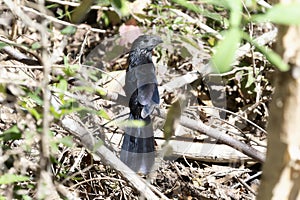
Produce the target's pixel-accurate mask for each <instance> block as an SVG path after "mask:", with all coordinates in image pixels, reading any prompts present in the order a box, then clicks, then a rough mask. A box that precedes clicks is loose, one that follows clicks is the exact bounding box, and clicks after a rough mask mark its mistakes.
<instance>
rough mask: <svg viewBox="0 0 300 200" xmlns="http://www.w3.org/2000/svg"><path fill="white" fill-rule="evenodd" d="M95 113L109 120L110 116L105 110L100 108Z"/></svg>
mask: <svg viewBox="0 0 300 200" xmlns="http://www.w3.org/2000/svg"><path fill="white" fill-rule="evenodd" d="M97 113H98V115H99V116H100V117H103V118H104V119H107V120H110V117H109V115H108V114H107V112H106V111H105V110H103V109H101V110H99V111H98V112H97Z"/></svg>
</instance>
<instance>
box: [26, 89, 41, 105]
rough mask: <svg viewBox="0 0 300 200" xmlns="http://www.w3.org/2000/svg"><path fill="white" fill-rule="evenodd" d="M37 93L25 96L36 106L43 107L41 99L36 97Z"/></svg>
mask: <svg viewBox="0 0 300 200" xmlns="http://www.w3.org/2000/svg"><path fill="white" fill-rule="evenodd" d="M38 93H39V91H35V92H29V93H27V96H28V97H30V98H31V99H32V100H33V101H34V102H35V103H36V104H37V105H39V106H41V105H43V102H44V101H43V99H42V98H41V97H40V96H39V95H38Z"/></svg>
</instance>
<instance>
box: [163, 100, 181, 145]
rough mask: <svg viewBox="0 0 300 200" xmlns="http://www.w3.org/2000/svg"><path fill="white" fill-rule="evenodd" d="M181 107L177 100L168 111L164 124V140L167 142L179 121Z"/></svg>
mask: <svg viewBox="0 0 300 200" xmlns="http://www.w3.org/2000/svg"><path fill="white" fill-rule="evenodd" d="M180 116H181V107H180V102H179V100H177V101H175V102H174V103H173V104H172V106H171V107H170V108H169V110H168V114H167V118H166V122H165V124H164V138H165V139H166V140H169V139H170V138H171V137H172V136H173V135H174V133H175V128H176V126H177V124H178V121H179V120H180Z"/></svg>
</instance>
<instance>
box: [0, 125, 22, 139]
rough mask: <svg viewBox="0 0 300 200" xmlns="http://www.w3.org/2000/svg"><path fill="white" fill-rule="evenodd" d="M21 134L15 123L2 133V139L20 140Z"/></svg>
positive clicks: (0, 136) (0, 137)
mask: <svg viewBox="0 0 300 200" xmlns="http://www.w3.org/2000/svg"><path fill="white" fill-rule="evenodd" d="M21 136H22V134H21V131H20V130H19V128H18V127H17V126H16V125H14V126H12V127H10V128H9V129H7V130H6V131H4V132H3V133H2V134H1V135H0V140H3V141H5V142H6V141H9V140H18V139H20V138H21Z"/></svg>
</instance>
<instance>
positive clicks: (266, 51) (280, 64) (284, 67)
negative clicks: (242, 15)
mask: <svg viewBox="0 0 300 200" xmlns="http://www.w3.org/2000/svg"><path fill="white" fill-rule="evenodd" d="M243 38H244V39H245V40H247V41H248V42H250V43H251V44H252V45H253V46H255V47H256V49H257V50H258V51H260V52H261V53H262V54H263V55H264V56H266V58H267V60H268V61H269V62H270V63H271V64H272V65H275V66H276V67H277V68H278V69H279V70H281V71H288V70H289V69H290V67H289V65H288V64H287V63H285V62H284V61H283V60H282V58H281V57H280V56H279V55H278V54H277V53H276V52H274V51H273V50H272V49H270V48H268V47H265V46H261V45H259V44H258V43H257V42H255V41H254V40H253V39H252V38H250V36H249V35H248V34H246V33H243Z"/></svg>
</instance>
